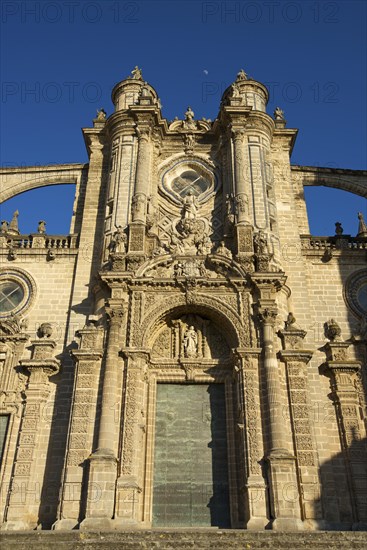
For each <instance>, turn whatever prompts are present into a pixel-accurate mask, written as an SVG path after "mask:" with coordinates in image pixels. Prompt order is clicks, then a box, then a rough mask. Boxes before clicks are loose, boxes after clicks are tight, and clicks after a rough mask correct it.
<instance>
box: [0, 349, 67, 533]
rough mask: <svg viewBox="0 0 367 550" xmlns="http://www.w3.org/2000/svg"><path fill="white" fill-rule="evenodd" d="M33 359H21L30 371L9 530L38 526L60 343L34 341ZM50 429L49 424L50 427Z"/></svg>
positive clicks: (10, 500) (10, 507) (7, 518)
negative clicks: (44, 437) (47, 413)
mask: <svg viewBox="0 0 367 550" xmlns="http://www.w3.org/2000/svg"><path fill="white" fill-rule="evenodd" d="M31 343H32V346H33V349H32V356H31V359H30V360H27V361H26V360H24V361H20V364H21V366H22V367H24V368H25V369H26V370H27V371H28V372H29V373H30V375H29V381H28V386H27V389H26V390H25V395H26V400H25V408H24V411H23V416H22V421H21V427H20V434H19V440H18V448H17V453H16V457H15V468H14V473H13V477H12V480H11V486H10V497H9V505H8V510H7V515H6V523H5V527H4V528H5V529H6V530H19V529H21V530H22V529H35V528H36V527H37V525H38V511H39V506H40V498H41V480H42V479H43V472H44V467H45V456H44V451H43V449H41V448H40V447H41V444H40V437H41V432H42V429H45V420H46V419H45V417H44V405H45V404H46V402H47V400H48V397H49V395H50V391H51V387H50V384H49V378H50V377H51V376H53V375H54V374H57V372H58V371H59V367H60V364H59V361H57V360H56V359H54V357H53V352H54V349H55V347H56V342H55V341H54V340H50V339H44V340H33V341H32V342H31ZM46 429H47V431H49V426H47V427H46Z"/></svg>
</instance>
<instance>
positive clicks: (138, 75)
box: [131, 65, 143, 80]
mask: <svg viewBox="0 0 367 550" xmlns="http://www.w3.org/2000/svg"><path fill="white" fill-rule="evenodd" d="M131 74H132V77H131V78H133V79H134V80H143V73H142V70H141V69H139V67H138V66H137V65H135V67H134V68H133V70H132V71H131Z"/></svg>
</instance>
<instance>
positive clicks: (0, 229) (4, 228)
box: [0, 220, 9, 233]
mask: <svg viewBox="0 0 367 550" xmlns="http://www.w3.org/2000/svg"><path fill="white" fill-rule="evenodd" d="M8 227H9V224H8V222H7V221H6V220H2V221H1V226H0V233H7V232H8Z"/></svg>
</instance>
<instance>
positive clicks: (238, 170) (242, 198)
mask: <svg viewBox="0 0 367 550" xmlns="http://www.w3.org/2000/svg"><path fill="white" fill-rule="evenodd" d="M244 136H245V130H244V129H243V128H233V131H232V137H233V155H234V167H233V168H234V180H235V203H236V223H237V224H240V225H241V224H249V223H250V217H249V196H248V192H249V190H248V188H247V185H246V178H245V169H246V168H245V166H246V163H245V159H244V144H243V139H244Z"/></svg>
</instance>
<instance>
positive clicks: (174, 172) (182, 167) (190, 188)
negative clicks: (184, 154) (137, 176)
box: [161, 159, 218, 204]
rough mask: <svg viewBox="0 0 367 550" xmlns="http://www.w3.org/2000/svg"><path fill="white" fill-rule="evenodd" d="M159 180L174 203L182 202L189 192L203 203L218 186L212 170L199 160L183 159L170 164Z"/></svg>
mask: <svg viewBox="0 0 367 550" xmlns="http://www.w3.org/2000/svg"><path fill="white" fill-rule="evenodd" d="M161 181H162V183H161V186H162V187H161V189H162V190H163V191H164V192H165V193H166V194H167V195H169V196H170V198H171V199H173V201H174V202H175V203H176V204H182V201H183V200H184V199H185V197H186V196H187V195H189V194H191V195H194V196H195V197H196V198H197V199H198V201H199V203H201V204H203V203H204V202H205V201H206V200H208V199H209V197H210V196H211V195H212V194H213V193H215V191H216V190H217V188H218V179H217V176H216V174H215V172H214V170H213V169H212V168H210V167H209V166H207V165H206V164H205V163H204V162H202V161H199V160H186V159H185V160H180V161H177V162H175V163H173V164H170V166H169V168H167V169H166V170H165V172H164V173H163V174H162V180H161Z"/></svg>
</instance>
